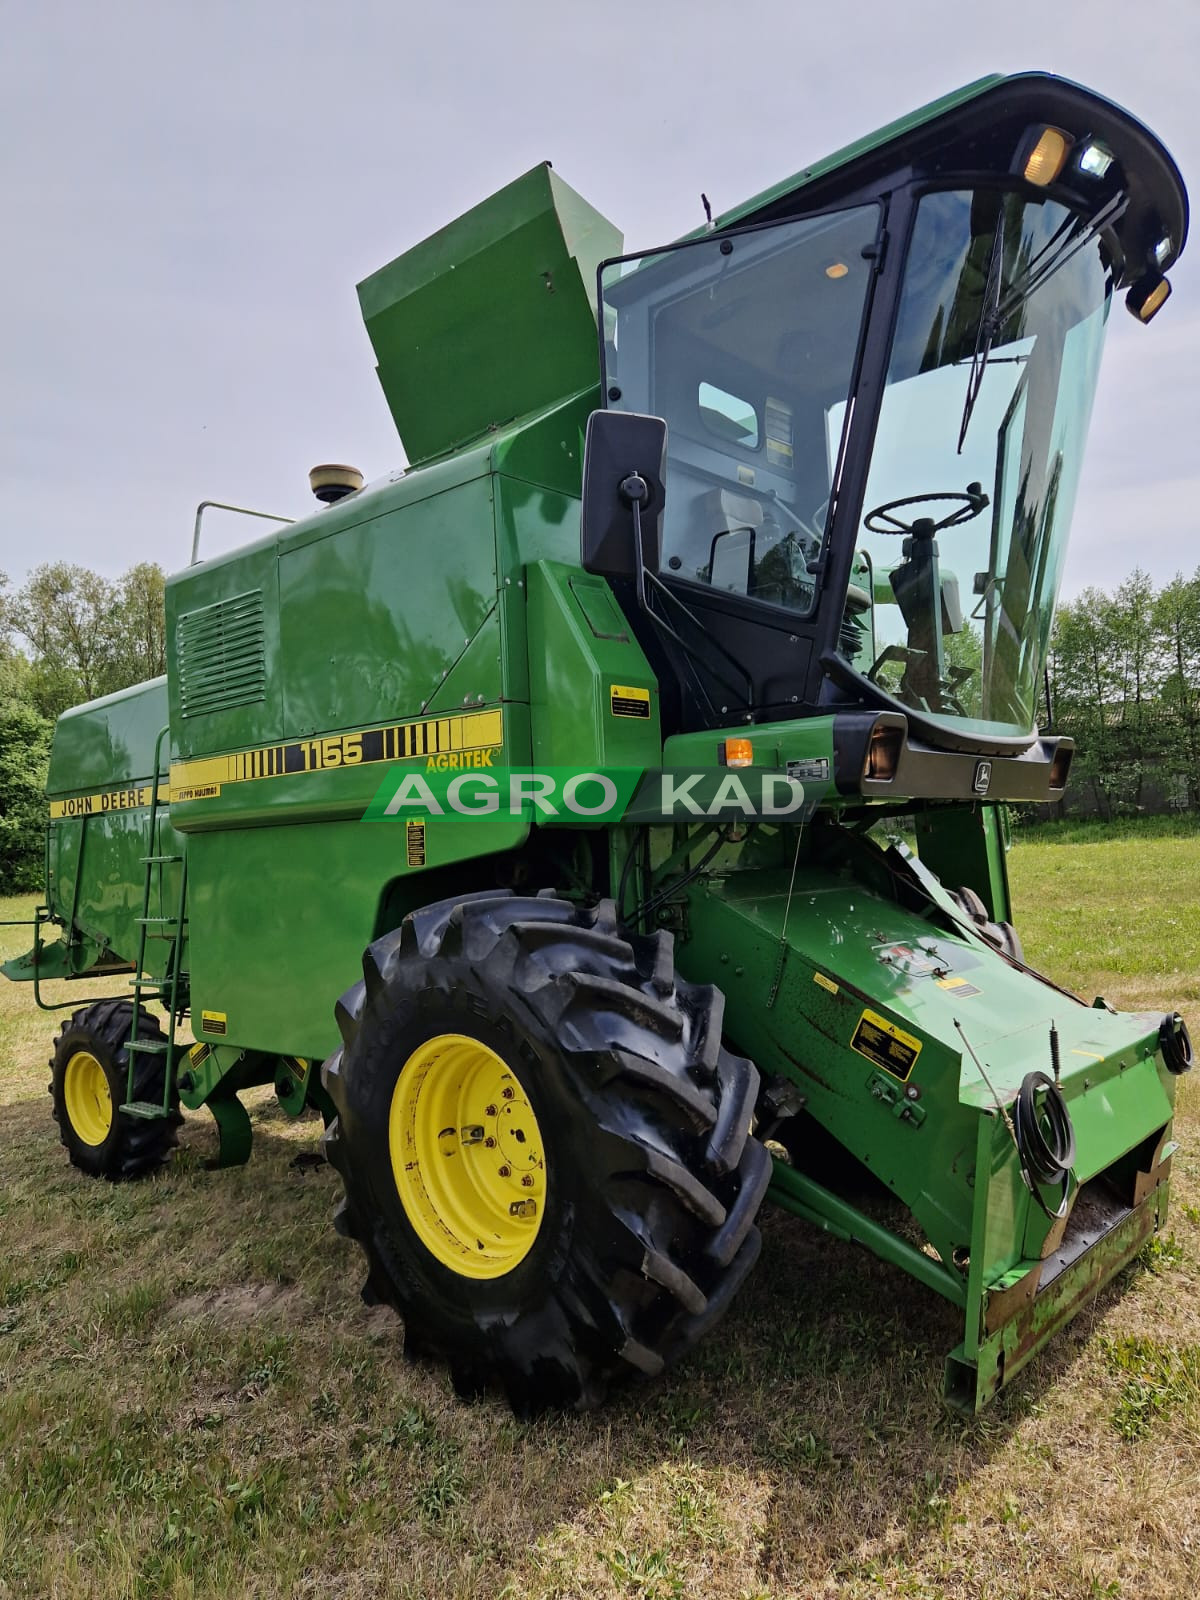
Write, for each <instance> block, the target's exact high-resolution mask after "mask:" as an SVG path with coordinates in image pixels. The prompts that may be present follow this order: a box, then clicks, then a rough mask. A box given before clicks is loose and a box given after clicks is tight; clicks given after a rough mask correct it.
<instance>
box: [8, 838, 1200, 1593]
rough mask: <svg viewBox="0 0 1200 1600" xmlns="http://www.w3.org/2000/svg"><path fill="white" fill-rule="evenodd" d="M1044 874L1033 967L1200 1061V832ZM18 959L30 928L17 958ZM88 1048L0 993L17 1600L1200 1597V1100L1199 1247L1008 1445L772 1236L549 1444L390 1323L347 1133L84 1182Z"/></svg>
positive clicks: (277, 1119)
mask: <svg viewBox="0 0 1200 1600" xmlns="http://www.w3.org/2000/svg"><path fill="white" fill-rule="evenodd" d="M1060 832H1061V830H1060ZM1011 869H1012V877H1013V883H1014V890H1015V895H1016V902H1017V907H1018V920H1019V922H1020V924H1021V927H1022V931H1023V933H1024V935H1025V943H1026V949H1027V953H1028V955H1029V957H1030V959H1031V960H1034V961H1037V962H1039V963H1042V964H1044V965H1045V967H1046V968H1047V969H1048V970H1049V971H1050V972H1051V973H1052V974H1053V975H1054V976H1055V977H1056V978H1058V979H1060V980H1061V981H1064V982H1066V983H1068V984H1070V985H1072V986H1073V987H1075V988H1077V989H1079V990H1081V991H1082V992H1084V993H1085V994H1086V996H1087V998H1089V999H1090V998H1091V996H1092V994H1093V993H1097V992H1100V993H1104V994H1106V995H1107V996H1108V998H1109V999H1111V1000H1112V1001H1113V1002H1114V1003H1116V1004H1118V1005H1126V1006H1130V1007H1136V1008H1139V1009H1141V1008H1149V1007H1154V1008H1157V1009H1164V1008H1166V1007H1168V1006H1170V1007H1174V1006H1176V1005H1181V1008H1182V1009H1183V1011H1184V1012H1185V1014H1188V1015H1189V1020H1190V1021H1191V1023H1192V1027H1193V1031H1194V1032H1196V1033H1198V1034H1200V1003H1198V995H1197V986H1198V975H1200V912H1198V909H1197V908H1198V907H1200V834H1197V833H1193V832H1189V833H1185V834H1179V833H1175V834H1173V835H1172V834H1170V833H1169V832H1164V830H1161V829H1159V830H1156V829H1153V828H1148V829H1142V830H1141V831H1138V830H1136V829H1135V830H1130V829H1122V830H1118V829H1112V830H1107V831H1105V830H1098V831H1097V832H1096V833H1095V835H1094V837H1093V836H1090V835H1085V836H1084V837H1083V838H1082V839H1081V838H1080V836H1079V833H1078V830H1076V831H1075V842H1073V843H1064V842H1062V839H1061V837H1056V834H1055V832H1054V831H1053V830H1043V831H1041V832H1036V833H1025V834H1022V835H1021V836H1020V838H1019V842H1018V844H1017V846H1016V848H1015V849H1014V851H1013V854H1012V857H1011ZM31 905H32V901H27V902H14V901H9V902H0V906H4V907H6V909H3V910H0V916H10V917H11V916H16V915H20V914H22V912H23V910H24V909H26V908H28V907H30V906H31ZM21 938H22V936H21V934H20V932H19V931H18V930H13V929H0V943H2V944H3V947H4V948H5V950H6V952H7V953H12V952H14V951H16V950H17V949H18V948H19V947H22V945H21ZM81 991H85V986H82V985H76V986H73V993H72V992H71V991H67V993H68V994H71V997H72V998H74V997H75V996H76V995H77V996H78V998H77V999H76V1003H77V1004H83V1003H84V1002H85V1000H86V998H87V994H86V992H82V993H81ZM58 997H59V996H56V998H58ZM62 997H66V995H63V996H62ZM58 1020H59V1019H56V1018H52V1017H49V1016H47V1015H45V1014H43V1013H40V1012H38V1011H37V1010H36V1009H35V1008H34V1005H33V998H32V995H31V993H30V992H29V990H28V989H27V988H25V987H17V986H9V985H6V984H2V985H0V1596H3V1597H5V1600H8V1597H10V1596H11V1597H16V1596H38V1597H41V1596H54V1597H60V1596H61V1597H84V1596H86V1597H88V1600H93V1597H94V1600H112V1597H117V1596H121V1597H126V1596H142V1597H146V1600H158V1597H160V1596H164V1597H165V1596H180V1597H182V1596H222V1597H224V1600H229V1597H233V1596H241V1595H255V1596H298V1597H299V1596H322V1597H325V1596H330V1597H339V1600H351V1597H358V1596H363V1597H366V1596H370V1597H373V1600H374V1597H378V1596H412V1597H418V1596H420V1597H425V1596H429V1597H435V1596H436V1597H438V1600H441V1597H457V1596H462V1597H467V1596H470V1597H479V1600H482V1597H485V1596H486V1597H487V1600H501V1597H503V1596H508V1597H512V1600H516V1597H521V1600H525V1597H532V1600H538V1597H550V1596H556V1597H563V1600H566V1597H591V1596H599V1597H605V1600H617V1597H625V1600H679V1597H685V1596H686V1597H691V1596H698V1597H706V1600H707V1597H712V1600H750V1597H758V1600H767V1597H770V1600H783V1597H801V1596H804V1597H808V1596H825V1595H830V1596H832V1595H844V1596H849V1597H851V1600H855V1597H865V1596H879V1595H904V1596H928V1597H933V1596H947V1597H950V1596H952V1597H960V1596H972V1597H976V1596H977V1597H983V1596H987V1597H989V1600H991V1597H1008V1596H1013V1597H1025V1596H1028V1597H1034V1596H1038V1597H1042V1596H1045V1597H1051V1596H1052V1597H1056V1600H1057V1597H1076V1596H1080V1597H1085V1596H1087V1597H1100V1596H1105V1597H1120V1596H1128V1597H1131V1600H1132V1597H1134V1596H1137V1597H1138V1600H1155V1597H1162V1600H1178V1597H1182V1596H1185V1595H1190V1594H1192V1593H1193V1591H1194V1589H1195V1579H1196V1574H1197V1573H1198V1572H1200V1293H1198V1288H1200V1156H1198V1155H1197V1149H1198V1146H1200V1127H1198V1122H1200V1117H1198V1116H1197V1110H1196V1105H1197V1095H1196V1092H1195V1090H1194V1089H1193V1087H1192V1085H1191V1083H1190V1082H1185V1083H1184V1085H1183V1092H1182V1095H1181V1114H1180V1117H1179V1121H1178V1128H1179V1136H1180V1138H1181V1140H1182V1145H1183V1148H1182V1151H1181V1153H1180V1154H1179V1155H1178V1156H1177V1157H1176V1166H1175V1171H1176V1182H1175V1186H1174V1214H1173V1219H1172V1224H1171V1230H1170V1233H1169V1234H1168V1236H1167V1237H1166V1238H1164V1239H1160V1240H1159V1241H1156V1243H1155V1245H1154V1247H1152V1248H1151V1250H1150V1251H1148V1252H1147V1255H1146V1257H1145V1260H1144V1262H1143V1264H1142V1265H1141V1266H1140V1267H1138V1268H1136V1269H1133V1270H1131V1271H1129V1272H1127V1273H1126V1274H1125V1275H1124V1277H1123V1279H1122V1281H1121V1283H1120V1284H1119V1286H1118V1287H1115V1288H1113V1289H1110V1290H1109V1291H1108V1292H1106V1293H1105V1294H1104V1295H1103V1296H1101V1297H1100V1299H1099V1300H1098V1301H1096V1302H1095V1303H1094V1304H1093V1305H1092V1306H1091V1307H1090V1308H1088V1309H1087V1310H1085V1311H1084V1312H1083V1313H1082V1315H1081V1316H1080V1317H1079V1318H1077V1320H1076V1321H1075V1322H1074V1323H1073V1324H1072V1325H1071V1326H1070V1327H1069V1328H1068V1329H1067V1330H1066V1331H1065V1333H1063V1334H1061V1335H1060V1336H1059V1338H1058V1340H1057V1342H1056V1343H1055V1345H1054V1346H1053V1347H1052V1348H1051V1349H1050V1350H1049V1351H1048V1352H1046V1353H1045V1354H1044V1355H1043V1356H1042V1357H1041V1358H1040V1359H1039V1360H1038V1361H1037V1362H1036V1363H1035V1364H1034V1366H1033V1367H1032V1368H1031V1369H1029V1370H1028V1371H1027V1372H1026V1374H1024V1375H1023V1376H1022V1377H1021V1378H1020V1379H1018V1380H1017V1382H1016V1383H1015V1384H1014V1386H1013V1388H1012V1389H1011V1390H1010V1391H1009V1392H1007V1393H1006V1394H1005V1395H1003V1396H1002V1397H1001V1398H1000V1400H999V1401H998V1402H996V1403H995V1405H993V1407H992V1408H991V1409H990V1410H989V1411H987V1412H985V1413H984V1415H983V1416H982V1417H981V1418H979V1419H978V1420H976V1421H974V1422H965V1421H963V1420H961V1419H959V1418H956V1417H954V1416H952V1415H951V1414H949V1413H948V1412H946V1411H945V1410H944V1409H943V1406H942V1403H941V1398H940V1388H941V1362H942V1358H943V1356H944V1354H945V1352H946V1351H947V1350H948V1349H949V1348H950V1347H951V1346H952V1345H953V1344H954V1343H955V1342H956V1341H957V1338H958V1333H957V1330H956V1327H955V1320H954V1314H953V1313H952V1312H951V1311H950V1310H949V1308H947V1307H944V1306H943V1305H941V1303H940V1302H938V1301H936V1300H935V1299H934V1298H933V1297H932V1296H931V1295H929V1294H928V1293H927V1292H926V1291H923V1290H922V1289H920V1288H919V1287H918V1286H916V1285H914V1284H912V1283H910V1282H909V1280H907V1279H906V1278H905V1277H904V1276H902V1275H901V1274H900V1273H898V1272H896V1271H894V1270H892V1269H889V1268H887V1267H885V1266H883V1265H882V1264H880V1263H878V1262H875V1261H874V1260H872V1259H871V1258H870V1257H869V1256H867V1255H866V1254H865V1253H863V1252H861V1251H857V1250H854V1249H851V1248H849V1247H843V1246H841V1245H838V1244H837V1243H835V1242H834V1241H832V1240H828V1239H826V1238H824V1237H823V1236H819V1235H817V1234H816V1233H815V1232H814V1231H813V1230H811V1229H809V1228H807V1227H805V1226H804V1225H803V1224H801V1223H800V1222H798V1221H796V1220H795V1219H792V1218H789V1217H786V1216H783V1215H780V1214H776V1213H772V1214H771V1215H770V1216H769V1217H768V1218H767V1220H766V1225H765V1230H764V1231H765V1246H764V1256H763V1261H762V1263H761V1265H760V1267H759V1269H758V1270H757V1271H756V1273H755V1274H754V1275H753V1276H752V1278H751V1279H750V1281H749V1284H748V1285H747V1288H746V1289H745V1291H744V1292H743V1294H742V1295H741V1296H740V1298H739V1300H738V1302H737V1303H736V1304H735V1306H734V1308H733V1310H732V1311H731V1313H730V1315H729V1316H728V1317H727V1318H726V1320H725V1321H724V1322H723V1323H722V1324H721V1326H720V1327H719V1329H718V1330H717V1331H716V1332H715V1333H714V1334H713V1335H712V1336H711V1337H710V1338H709V1340H708V1341H707V1342H706V1344H705V1345H704V1346H703V1347H702V1348H701V1350H700V1351H699V1352H698V1353H697V1354H696V1355H695V1357H694V1358H693V1359H692V1360H690V1361H689V1362H687V1363H686V1364H685V1365H684V1366H682V1367H681V1368H679V1369H678V1370H677V1371H676V1372H674V1373H673V1374H672V1375H671V1376H670V1378H669V1379H668V1380H667V1381H665V1382H660V1383H657V1384H654V1385H647V1386H641V1387H634V1388H630V1389H628V1390H627V1391H625V1392H624V1393H623V1394H622V1395H620V1396H619V1397H618V1398H616V1399H615V1400H614V1401H613V1402H612V1403H611V1404H610V1405H609V1406H608V1408H607V1409H605V1410H604V1411H602V1412H599V1413H597V1414H593V1415H588V1416H570V1417H552V1418H546V1419H542V1420H539V1421H538V1422H536V1423H531V1424H525V1423H518V1422H515V1421H514V1420H513V1419H512V1418H511V1416H510V1415H509V1413H508V1411H507V1409H506V1408H505V1407H504V1406H503V1405H502V1404H501V1403H500V1402H499V1401H498V1400H496V1401H491V1400H486V1401H483V1402H481V1403H479V1404H477V1405H475V1406H471V1407H467V1406H463V1405H461V1404H460V1403H458V1402H457V1401H456V1400H455V1398H454V1396H453V1394H452V1391H451V1390H450V1387H449V1384H448V1382H447V1380H446V1378H445V1376H444V1375H443V1373H442V1372H440V1371H439V1370H437V1369H426V1368H421V1367H415V1366H410V1365H408V1364H406V1363H405V1362H404V1361H403V1359H402V1357H401V1354H400V1349H401V1339H400V1328H399V1324H398V1322H397V1321H396V1320H395V1319H394V1318H393V1317H392V1316H391V1314H390V1313H388V1312H386V1311H383V1310H378V1309H377V1310H374V1311H368V1310H366V1309H365V1308H364V1307H363V1305H362V1304H361V1302H360V1300H359V1298H358V1292H357V1290H358V1285H359V1282H360V1280H361V1276H362V1271H361V1264H360V1261H359V1258H358V1255H357V1252H356V1249H355V1247H353V1246H351V1245H349V1244H348V1243H346V1242H344V1241H342V1240H340V1239H339V1238H337V1237H336V1235H334V1233H333V1232H332V1230H331V1228H330V1226H329V1215H330V1211H331V1209H332V1206H333V1203H334V1201H335V1199H336V1197H337V1192H338V1183H337V1180H336V1177H335V1175H334V1174H333V1173H332V1172H331V1171H330V1170H328V1169H327V1168H324V1167H316V1168H313V1167H310V1166H306V1165H304V1164H301V1165H299V1166H296V1165H294V1164H293V1163H294V1159H295V1157H296V1156H298V1155H300V1154H303V1153H306V1152H312V1151H315V1150H316V1148H317V1136H318V1132H319V1125H318V1123H317V1122H315V1121H309V1120H305V1121H302V1122H300V1123H290V1122H288V1121H287V1120H286V1119H285V1118H284V1117H283V1116H282V1114H281V1113H280V1112H279V1111H278V1110H276V1109H274V1108H273V1104H272V1102H271V1101H270V1100H269V1099H266V1098H260V1099H258V1100H257V1101H256V1102H255V1106H254V1111H253V1115H254V1119H255V1150H254V1154H253V1157H252V1159H251V1161H250V1164H249V1166H248V1167H246V1168H244V1169H242V1170H238V1171H233V1172H224V1173H221V1172H209V1171H207V1170H205V1166H204V1162H205V1159H206V1158H207V1157H208V1156H210V1155H211V1154H212V1153H213V1152H214V1151H215V1147H216V1144H215V1136H214V1133H213V1130H212V1128H211V1127H210V1126H209V1124H208V1122H207V1121H206V1118H205V1117H204V1116H196V1117H189V1118H188V1119H187V1121H186V1123H185V1126H184V1128H183V1130H182V1142H181V1149H180V1150H179V1152H177V1155H176V1157H175V1159H174V1160H173V1162H172V1163H171V1165H170V1166H169V1167H168V1168H167V1169H166V1170H165V1171H164V1172H163V1174H162V1175H161V1176H159V1177H157V1178H155V1179H153V1180H151V1181H149V1182H145V1183H141V1184H136V1185H130V1186H125V1187H112V1186H109V1185H107V1184H103V1183H97V1182H94V1181H91V1180H88V1179H86V1178H84V1177H83V1176H81V1175H80V1174H79V1173H77V1172H76V1171H74V1169H72V1168H71V1167H70V1166H69V1165H68V1164H67V1161H66V1157H65V1153H64V1151H63V1150H62V1148H61V1146H60V1145H59V1143H58V1140H57V1136H56V1130H55V1127H54V1124H53V1123H52V1121H51V1119H50V1112H49V1100H48V1097H47V1094H46V1083H47V1080H48V1072H47V1069H46V1060H47V1057H48V1055H49V1052H50V1043H51V1038H52V1034H53V1032H54V1030H55V1028H56V1027H57V1025H58Z"/></svg>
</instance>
